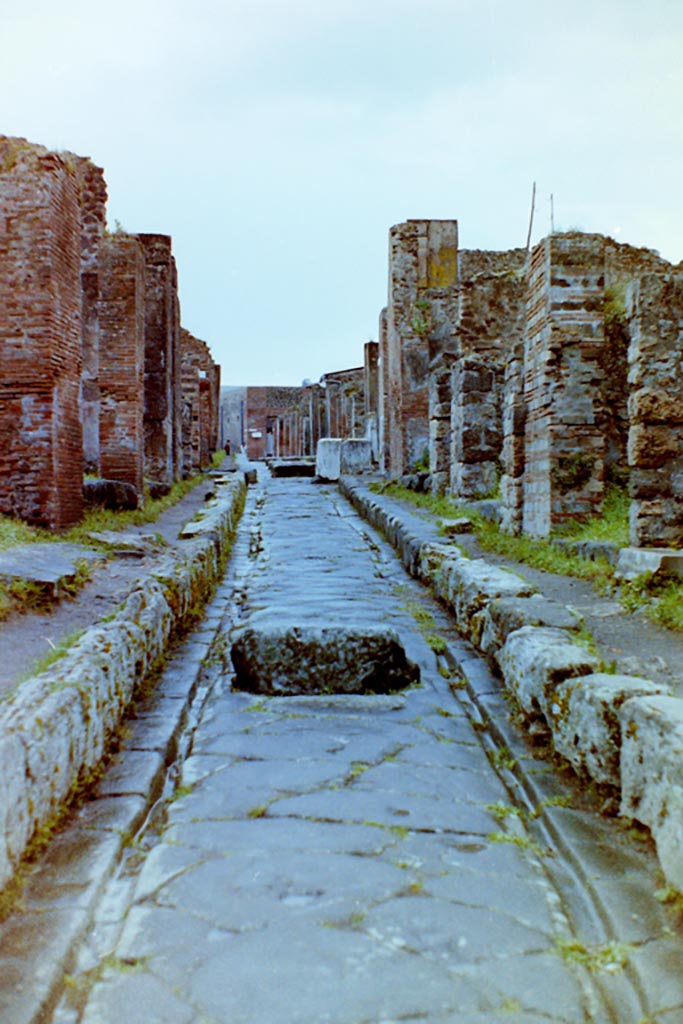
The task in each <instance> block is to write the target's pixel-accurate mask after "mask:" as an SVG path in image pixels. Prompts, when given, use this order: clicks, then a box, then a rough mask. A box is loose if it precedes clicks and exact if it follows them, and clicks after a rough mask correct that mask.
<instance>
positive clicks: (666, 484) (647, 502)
mask: <svg viewBox="0 0 683 1024" xmlns="http://www.w3.org/2000/svg"><path fill="white" fill-rule="evenodd" d="M629 305H630V313H631V321H630V322H631V343H630V347H629V383H630V386H631V393H630V396H629V403H628V406H629V410H628V411H629V421H630V427H629V437H628V458H629V465H630V467H631V480H630V487H631V496H632V499H633V500H632V503H631V538H630V539H631V544H632V545H634V546H635V547H669V546H671V545H677V546H678V545H680V544H681V542H683V374H682V373H681V365H682V361H683V274H681V273H672V274H645V275H644V276H642V277H641V278H640V279H639V280H638V281H637V282H635V283H634V285H632V286H631V289H630V294H629Z"/></svg>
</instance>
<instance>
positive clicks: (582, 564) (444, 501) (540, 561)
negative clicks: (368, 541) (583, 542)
mask: <svg viewBox="0 0 683 1024" xmlns="http://www.w3.org/2000/svg"><path fill="white" fill-rule="evenodd" d="M371 488H372V489H373V490H374V491H376V492H378V493H382V494H386V495H388V496H389V497H392V498H399V499H400V500H402V501H407V502H409V503H410V504H411V505H415V506H416V507H417V508H423V509H425V510H426V511H428V512H430V513H431V514H432V515H436V516H440V517H441V518H444V519H452V518H457V517H459V516H466V517H467V518H468V519H469V520H471V522H472V525H473V527H474V532H475V533H476V536H477V539H478V541H479V543H480V545H481V547H482V548H483V549H484V551H492V552H494V553H495V554H497V555H502V556H503V557H504V558H509V559H511V560H512V561H515V562H525V563H526V564H527V565H531V566H533V567H534V568H535V569H541V570H543V571H544V572H554V573H557V574H559V575H562V576H576V577H578V578H579V579H590V580H599V581H601V582H606V581H608V580H609V579H611V578H612V576H613V570H612V568H611V566H610V565H609V563H608V562H607V561H605V560H600V561H597V562H590V561H588V560H587V559H585V558H579V557H578V556H577V555H571V554H569V553H568V552H567V551H564V550H562V549H559V548H555V547H553V545H552V544H550V543H548V542H547V541H542V540H532V539H531V538H530V537H517V536H513V535H512V534H510V533H505V532H504V531H503V530H501V529H500V527H499V526H497V525H496V524H495V523H491V522H489V521H488V520H486V519H484V518H483V517H482V516H480V515H478V513H477V512H475V511H473V510H471V509H469V508H466V507H465V506H463V505H459V504H458V503H457V502H455V501H452V500H451V499H450V498H445V497H437V496H434V495H431V494H419V493H416V492H415V491H410V490H408V488H407V487H403V486H402V485H401V484H397V483H394V482H389V483H387V484H371ZM572 539H574V537H572ZM576 539H578V537H577V538H576ZM581 539H588V538H587V537H582V538H581Z"/></svg>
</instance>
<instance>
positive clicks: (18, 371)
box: [0, 136, 83, 530]
mask: <svg viewBox="0 0 683 1024" xmlns="http://www.w3.org/2000/svg"><path fill="white" fill-rule="evenodd" d="M0 208H1V210H2V216H0V437H2V444H0V512H2V513H3V514H5V515H13V516H19V517H21V518H22V519H25V520H27V521H28V522H31V523H35V524H36V525H40V526H45V527H48V528H49V529H53V530H62V529H65V528H67V527H69V526H72V525H73V524H74V523H77V522H78V521H79V519H80V518H81V516H82V512H83V436H82V430H81V422H80V417H79V409H78V401H79V391H80V382H81V366H82V362H81V281H80V270H81V268H80V211H79V188H78V180H77V177H76V174H75V168H74V167H73V166H71V165H70V163H69V161H68V160H67V159H62V157H60V156H59V155H58V154H56V153H51V152H49V151H48V150H46V149H44V148H43V147H41V146H33V145H31V144H30V143H28V142H26V140H24V139H11V138H9V139H8V138H6V137H4V136H0Z"/></svg>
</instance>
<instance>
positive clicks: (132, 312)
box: [99, 233, 146, 496]
mask: <svg viewBox="0 0 683 1024" xmlns="http://www.w3.org/2000/svg"><path fill="white" fill-rule="evenodd" d="M99 289H100V298H99V330H100V368H99V390H100V395H101V398H100V427H99V436H100V473H101V475H102V476H103V477H105V478H106V479H108V480H121V481H124V482H125V483H129V484H132V485H133V486H134V487H135V488H136V489H137V491H138V494H140V495H141V496H142V494H143V469H144V448H145V442H144V427H143V413H144V372H145V294H146V292H145V255H144V250H143V248H142V245H141V244H140V241H139V240H138V238H137V237H136V236H135V235H126V234H123V233H117V234H114V235H109V236H107V237H106V238H105V239H104V241H103V242H102V245H101V249H100V264H99Z"/></svg>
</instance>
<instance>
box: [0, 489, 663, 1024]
mask: <svg viewBox="0 0 683 1024" xmlns="http://www.w3.org/2000/svg"><path fill="white" fill-rule="evenodd" d="M230 574H231V580H232V583H231V586H232V587H234V590H233V591H232V593H234V594H235V596H236V599H237V600H236V601H230V600H227V591H225V592H224V597H223V603H224V618H223V620H222V621H221V623H220V626H219V629H218V631H217V633H216V640H215V642H214V646H213V649H212V655H211V657H209V658H208V659H205V661H206V662H207V665H206V666H205V681H204V689H205V697H204V700H203V707H202V711H201V714H200V715H199V720H198V721H197V722H196V723H195V725H194V726H193V728H192V729H191V730H190V732H188V734H187V736H186V740H185V746H186V748H187V753H186V756H185V757H184V759H182V760H181V763H180V765H179V775H178V777H177V782H178V784H177V786H176V788H175V790H174V792H173V793H172V794H171V795H170V798H169V799H168V801H165V802H163V804H161V805H158V806H162V807H163V814H160V813H156V814H153V815H152V816H151V818H150V821H149V824H148V827H147V829H146V830H143V831H142V832H141V833H140V834H139V835H138V836H137V837H136V838H135V839H134V840H133V842H132V843H131V844H129V849H128V852H127V855H126V857H125V858H124V861H123V864H122V867H121V869H120V870H119V872H118V874H117V875H116V877H115V878H114V879H113V880H112V881H111V883H110V884H109V887H108V889H107V891H106V892H105V893H104V895H103V897H102V898H101V900H100V901H99V905H98V909H97V913H96V920H95V923H94V925H93V926H92V927H91V929H90V930H89V933H88V936H87V940H86V941H85V942H84V943H83V944H82V946H81V949H80V953H79V955H78V959H77V963H75V965H74V967H73V970H72V971H70V973H69V977H68V979H67V981H68V983H67V986H66V989H65V994H64V997H63V998H62V1001H61V1003H60V1005H59V1007H58V1008H57V1010H56V1012H55V1013H54V1015H53V1017H52V1019H53V1020H54V1021H55V1024H75V1022H79V1024H109V1022H111V1024H113V1022H118V1021H121V1020H126V1021H128V1022H130V1024H152V1022H169V1024H200V1022H205V1024H228V1022H229V1024H242V1022H243V1024H252V1022H253V1024H256V1022H259V1024H279V1022H282V1024H299V1022H300V1024H314V1022H316V1024H317V1022H323V1021H324V1022H330V1024H355V1022H359V1024H360V1022H363V1024H371V1022H374V1024H380V1022H383V1024H389V1022H393V1021H399V1020H400V1021H415V1022H417V1021H430V1022H432V1024H441V1022H455V1021H457V1022H459V1024H460V1022H465V1024H467V1022H470V1021H471V1022H477V1024H485V1022H494V1021H495V1022H498V1021H501V1020H509V1021H518V1022H526V1021H534V1020H538V1021H558V1022H559V1021H562V1022H567V1024H576V1022H579V1021H598V1022H601V1021H619V1022H624V1024H626V1022H633V1024H638V1022H640V1021H642V1020H648V1021H650V1020H652V1021H657V1022H660V1024H665V1022H671V1024H673V1022H674V1021H677V1020H679V1019H680V1014H681V1012H682V1011H681V1005H682V1004H683V997H682V996H681V986H680V967H681V964H682V963H683V957H682V944H681V941H680V938H679V936H678V935H677V934H676V933H675V929H674V927H673V919H672V918H671V917H670V916H669V914H668V911H667V910H666V908H663V907H661V906H660V904H659V903H658V902H657V901H656V900H655V899H654V898H653V893H654V889H655V887H656V885H657V879H656V864H655V860H654V857H653V856H652V854H651V853H650V851H649V850H648V849H647V848H646V847H644V846H643V844H640V845H641V846H642V849H639V845H638V844H635V845H634V843H633V841H631V842H626V841H625V837H624V832H623V829H620V828H619V827H618V826H616V825H615V824H614V823H613V822H611V821H608V820H605V819H602V818H599V817H598V816H597V814H595V812H594V811H591V810H590V809H589V810H585V809H581V808H580V807H579V806H578V805H577V803H576V800H577V799H579V800H580V797H579V795H578V791H577V790H576V788H575V787H573V786H572V785H571V784H569V783H568V784H567V785H566V786H565V785H564V784H563V783H562V782H561V781H559V779H558V775H557V772H556V771H555V770H554V769H553V767H552V766H551V765H550V764H549V763H548V762H546V761H543V760H542V759H540V758H538V759H537V758H535V757H534V756H533V753H532V752H531V751H530V749H529V748H528V747H527V746H526V745H525V744H524V742H523V741H522V740H521V738H520V739H516V738H515V735H514V733H513V732H511V731H510V732H509V736H508V738H507V741H506V744H505V745H503V744H502V742H501V735H502V734H501V733H500V732H499V731H498V730H497V729H492V728H490V727H489V726H488V724H487V722H486V721H485V720H483V719H482V717H481V715H480V713H479V711H478V709H477V707H476V704H474V703H473V702H472V700H471V698H470V697H469V696H468V695H467V691H466V690H465V689H462V688H460V682H461V680H462V679H463V675H462V672H461V671H460V670H456V671H454V670H453V669H452V668H447V664H448V663H447V661H446V659H445V658H444V657H443V656H440V657H437V655H436V654H435V653H434V650H433V647H435V646H436V647H437V648H439V644H437V643H435V637H437V636H438V637H440V638H441V639H442V640H445V641H446V642H447V644H448V646H449V648H450V651H451V654H454V655H455V658H456V660H459V661H460V663H461V666H462V670H463V671H465V672H466V673H468V674H469V676H470V677H471V679H473V678H475V677H478V679H479V685H480V686H481V685H483V684H484V683H485V684H486V686H487V687H488V690H489V691H495V688H496V683H495V681H494V680H493V679H492V678H491V677H490V676H488V672H487V670H486V669H485V667H484V665H483V663H482V662H481V661H479V660H478V659H474V658H473V657H472V655H470V654H469V653H468V650H467V648H466V647H465V645H464V644H462V642H460V641H459V640H458V639H457V637H456V636H454V635H453V632H452V630H451V629H450V627H449V623H448V620H447V618H446V616H445V615H444V614H443V613H442V612H441V611H440V609H439V608H438V606H437V605H436V604H435V603H433V602H432V601H431V599H429V598H428V597H427V596H426V593H425V592H424V590H423V588H421V587H420V585H419V584H417V583H414V582H413V581H411V580H410V579H409V578H408V577H407V576H406V575H405V574H404V572H403V570H402V568H401V567H400V565H399V563H398V561H397V560H396V558H395V557H394V555H393V553H391V551H390V550H389V549H388V548H387V547H385V545H384V543H383V542H382V541H380V540H379V539H378V538H377V537H376V536H375V535H371V533H370V531H369V528H368V527H366V525H365V524H364V523H363V522H362V520H360V518H358V517H357V516H356V514H355V513H354V512H352V510H351V509H350V507H349V506H348V505H347V503H346V502H345V501H344V499H342V498H341V497H340V496H339V495H338V494H337V492H336V491H335V490H333V489H331V488H327V487H316V486H314V485H313V484H311V483H310V482H308V481H306V482H298V481H286V482H279V481H272V480H270V481H265V482H264V483H263V484H260V485H259V487H258V489H256V490H254V489H252V491H251V494H250V498H249V503H248V506H247V512H246V515H245V518H244V520H243V523H242V526H241V532H240V536H239V539H238V543H237V546H236V550H235V555H234V558H233V563H232V567H231V570H230ZM273 620H274V621H275V622H277V624H278V625H281V624H282V623H283V622H285V623H290V624H291V623H300V624H309V625H318V626H325V625H329V624H330V623H336V624H339V625H345V626H351V625H353V626H354V627H357V628H361V627H362V626H363V624H366V625H376V624H378V623H381V624H382V625H386V626H388V627H390V628H392V629H393V630H395V631H396V633H397V634H398V635H399V636H400V638H401V641H402V643H403V645H404V647H405V649H406V653H407V654H408V657H409V658H410V659H412V660H413V661H415V662H416V663H418V664H419V667H420V672H421V682H420V685H418V686H413V687H411V688H409V689H407V690H405V691H403V692H397V693H394V694H389V695H362V696H359V695H352V696H348V695H338V696H335V695H319V696H292V697H264V696H255V695H252V694H249V693H237V692H233V691H231V687H230V675H229V673H228V672H227V671H226V669H225V661H226V656H227V651H228V647H229V644H228V640H229V639H231V638H232V637H233V636H235V635H237V634H238V633H239V631H240V630H242V629H243V628H244V627H245V626H246V625H249V626H252V627H253V626H255V625H258V624H259V623H260V624H262V625H263V624H272V622H273ZM447 677H449V678H447ZM162 691H163V682H162ZM500 714H501V718H502V719H505V717H506V714H505V705H504V703H503V702H502V701H501V708H500ZM110 791H112V792H116V787H110ZM119 791H120V795H124V791H125V786H124V787H119ZM567 804H570V805H571V804H574V806H573V807H572V806H566V805H567ZM61 895H62V899H61V902H60V906H61V907H62V909H63V908H64V903H65V901H64V895H65V894H64V893H62V894H61ZM66 902H68V900H67V901H66ZM3 1019H7V1020H8V1024H9V1021H10V1020H11V1018H10V1017H7V1018H4V1017H3Z"/></svg>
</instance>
